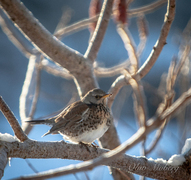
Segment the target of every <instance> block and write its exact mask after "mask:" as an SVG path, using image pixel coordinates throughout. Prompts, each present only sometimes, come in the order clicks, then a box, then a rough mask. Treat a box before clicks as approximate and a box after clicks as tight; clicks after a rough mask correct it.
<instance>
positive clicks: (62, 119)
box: [50, 101, 89, 133]
mask: <svg viewBox="0 0 191 180" xmlns="http://www.w3.org/2000/svg"><path fill="white" fill-rule="evenodd" d="M88 110H89V106H88V105H87V104H85V103H83V102H81V101H77V102H75V103H72V104H71V105H69V106H68V107H66V108H65V109H64V110H63V111H62V112H61V113H60V115H59V116H58V117H57V118H56V119H55V124H54V126H53V127H52V128H51V129H50V133H52V132H55V131H60V130H61V129H62V128H70V127H72V126H73V125H74V124H76V123H78V122H80V121H82V120H83V119H86V118H87V117H88V114H89V113H88ZM86 113H87V114H86Z"/></svg>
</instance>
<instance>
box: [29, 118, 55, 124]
mask: <svg viewBox="0 0 191 180" xmlns="http://www.w3.org/2000/svg"><path fill="white" fill-rule="evenodd" d="M54 119H55V118H50V119H44V120H39V119H38V120H30V121H25V122H27V123H30V124H31V125H36V124H46V125H48V126H53V125H54V123H55V122H54Z"/></svg>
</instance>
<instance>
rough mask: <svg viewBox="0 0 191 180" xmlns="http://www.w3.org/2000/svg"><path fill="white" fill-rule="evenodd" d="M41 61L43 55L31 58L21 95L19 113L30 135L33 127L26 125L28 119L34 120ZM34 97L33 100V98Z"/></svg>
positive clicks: (23, 125) (23, 126)
mask: <svg viewBox="0 0 191 180" xmlns="http://www.w3.org/2000/svg"><path fill="white" fill-rule="evenodd" d="M40 61H41V55H40V53H38V54H37V55H32V56H30V59H29V64H28V69H27V73H26V77H25V81H24V84H23V88H22V92H21V95H20V102H19V105H20V106H19V112H20V117H21V122H22V128H23V130H24V131H25V133H26V134H28V133H29V132H30V131H31V129H32V126H30V125H29V124H28V123H25V121H26V119H31V118H33V115H34V113H35V109H36V104H37V100H38V96H39V89H40V71H41V70H40V66H39V64H40ZM31 97H32V98H31Z"/></svg>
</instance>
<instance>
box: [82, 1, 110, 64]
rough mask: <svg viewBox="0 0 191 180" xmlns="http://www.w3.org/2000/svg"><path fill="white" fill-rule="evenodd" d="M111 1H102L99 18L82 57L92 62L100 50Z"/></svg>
mask: <svg viewBox="0 0 191 180" xmlns="http://www.w3.org/2000/svg"><path fill="white" fill-rule="evenodd" d="M112 5H113V0H104V2H103V5H102V9H101V12H100V16H99V18H98V22H97V25H96V28H95V30H94V33H93V35H92V38H91V40H90V42H89V46H88V48H87V50H86V52H85V54H84V57H85V58H87V59H89V60H90V61H91V62H93V61H94V60H95V59H96V57H97V53H98V51H99V49H100V46H101V43H102V40H103V37H104V35H105V32H106V29H107V25H108V22H109V19H110V15H111V13H112Z"/></svg>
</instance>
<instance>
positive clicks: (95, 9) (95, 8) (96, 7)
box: [89, 0, 101, 32]
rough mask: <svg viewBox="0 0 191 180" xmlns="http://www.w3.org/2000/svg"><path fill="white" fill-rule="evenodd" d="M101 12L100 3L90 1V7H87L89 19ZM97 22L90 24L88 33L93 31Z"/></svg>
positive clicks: (96, 0)
mask: <svg viewBox="0 0 191 180" xmlns="http://www.w3.org/2000/svg"><path fill="white" fill-rule="evenodd" d="M100 11H101V3H100V0H91V2H90V7H89V17H90V18H91V17H94V16H96V15H97V14H99V13H100ZM96 24H97V21H95V22H92V23H90V25H89V29H90V32H93V31H94V30H95V27H96Z"/></svg>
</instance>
